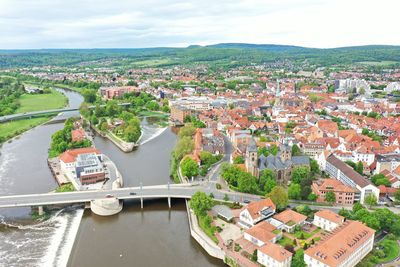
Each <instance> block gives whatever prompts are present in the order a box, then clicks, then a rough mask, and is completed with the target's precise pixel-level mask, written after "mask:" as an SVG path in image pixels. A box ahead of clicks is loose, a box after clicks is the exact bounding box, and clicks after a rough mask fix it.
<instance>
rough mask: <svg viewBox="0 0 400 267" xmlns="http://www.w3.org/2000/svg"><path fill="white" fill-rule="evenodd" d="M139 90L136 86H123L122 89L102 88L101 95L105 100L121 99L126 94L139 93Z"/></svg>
mask: <svg viewBox="0 0 400 267" xmlns="http://www.w3.org/2000/svg"><path fill="white" fill-rule="evenodd" d="M137 90H138V88H137V87H134V86H121V87H101V88H100V95H101V96H102V97H103V98H104V99H113V98H119V97H121V96H123V95H124V94H127V93H130V92H134V91H137Z"/></svg>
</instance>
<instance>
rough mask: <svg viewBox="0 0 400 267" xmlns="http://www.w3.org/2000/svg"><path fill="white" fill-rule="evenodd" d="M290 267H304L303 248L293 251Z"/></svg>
mask: <svg viewBox="0 0 400 267" xmlns="http://www.w3.org/2000/svg"><path fill="white" fill-rule="evenodd" d="M290 266H291V267H306V266H307V265H306V263H305V261H304V250H302V249H299V250H297V251H296V252H295V254H294V256H293V259H292V264H291V265H290Z"/></svg>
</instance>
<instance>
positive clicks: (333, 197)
mask: <svg viewBox="0 0 400 267" xmlns="http://www.w3.org/2000/svg"><path fill="white" fill-rule="evenodd" d="M325 201H326V202H329V203H335V202H336V195H335V193H334V192H333V191H328V192H326V193H325Z"/></svg>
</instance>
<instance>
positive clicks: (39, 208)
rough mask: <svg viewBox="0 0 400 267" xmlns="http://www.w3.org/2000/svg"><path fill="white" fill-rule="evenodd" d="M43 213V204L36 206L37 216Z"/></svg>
mask: <svg viewBox="0 0 400 267" xmlns="http://www.w3.org/2000/svg"><path fill="white" fill-rule="evenodd" d="M43 214H44V211H43V206H39V207H38V215H39V216H43Z"/></svg>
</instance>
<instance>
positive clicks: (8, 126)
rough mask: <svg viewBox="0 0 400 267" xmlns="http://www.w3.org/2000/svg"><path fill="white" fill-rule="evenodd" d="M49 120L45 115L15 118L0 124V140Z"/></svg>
mask: <svg viewBox="0 0 400 267" xmlns="http://www.w3.org/2000/svg"><path fill="white" fill-rule="evenodd" d="M47 120H49V118H47V117H42V118H33V119H26V120H17V121H12V122H5V123H1V124H0V140H7V139H10V138H12V137H14V136H16V135H18V134H20V133H22V132H24V131H26V130H29V129H30V128H33V127H35V126H37V125H39V124H42V123H44V122H46V121H47Z"/></svg>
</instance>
